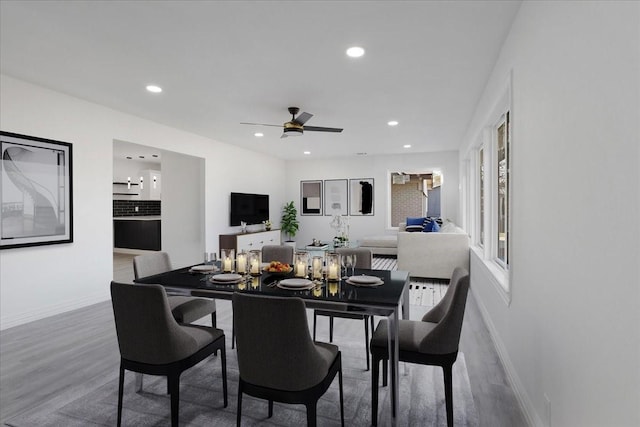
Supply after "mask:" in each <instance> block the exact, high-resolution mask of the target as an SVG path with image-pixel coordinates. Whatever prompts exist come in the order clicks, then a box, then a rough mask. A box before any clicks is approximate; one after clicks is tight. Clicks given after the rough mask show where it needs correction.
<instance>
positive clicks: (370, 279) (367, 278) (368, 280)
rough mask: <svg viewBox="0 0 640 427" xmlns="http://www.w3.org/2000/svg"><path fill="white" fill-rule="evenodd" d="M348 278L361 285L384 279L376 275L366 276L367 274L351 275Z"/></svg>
mask: <svg viewBox="0 0 640 427" xmlns="http://www.w3.org/2000/svg"><path fill="white" fill-rule="evenodd" d="M348 280H349V281H351V282H353V283H358V284H360V285H370V284H372V283H378V282H381V281H382V280H381V279H380V278H379V277H376V276H365V275H361V276H351V277H349V279H348Z"/></svg>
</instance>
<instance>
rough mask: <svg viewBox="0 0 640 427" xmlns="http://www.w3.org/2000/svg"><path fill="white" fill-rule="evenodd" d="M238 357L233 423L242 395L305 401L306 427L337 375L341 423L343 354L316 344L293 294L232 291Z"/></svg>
mask: <svg viewBox="0 0 640 427" xmlns="http://www.w3.org/2000/svg"><path fill="white" fill-rule="evenodd" d="M233 318H234V320H235V324H236V338H237V350H236V351H237V355H238V369H239V374H240V375H239V380H238V410H237V425H238V426H240V423H241V419H242V395H243V394H244V393H246V394H248V395H250V396H253V397H256V398H259V399H265V400H267V401H268V402H269V418H270V417H271V416H272V415H273V402H274V401H276V402H282V403H290V404H304V405H305V406H306V408H307V426H315V425H316V415H317V414H316V407H317V403H318V399H320V397H322V396H323V395H324V394H325V392H326V391H327V389H328V388H329V386H330V385H331V383H332V382H333V380H334V379H335V376H336V374H338V384H339V392H340V419H341V423H342V426H344V407H343V397H342V357H341V353H340V351H339V349H338V347H337V346H335V345H332V344H326V343H319V342H314V341H312V340H311V335H310V334H309V326H308V323H307V314H306V309H305V305H304V301H303V300H302V299H301V298H295V297H274V296H263V295H249V294H244V293H234V294H233Z"/></svg>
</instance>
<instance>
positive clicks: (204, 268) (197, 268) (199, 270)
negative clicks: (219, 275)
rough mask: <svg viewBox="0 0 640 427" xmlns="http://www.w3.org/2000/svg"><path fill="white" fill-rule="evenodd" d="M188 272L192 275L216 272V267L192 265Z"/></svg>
mask: <svg viewBox="0 0 640 427" xmlns="http://www.w3.org/2000/svg"><path fill="white" fill-rule="evenodd" d="M190 271H193V272H194V273H208V272H210V271H218V267H216V266H215V265H205V264H203V265H194V266H193V267H191V269H190Z"/></svg>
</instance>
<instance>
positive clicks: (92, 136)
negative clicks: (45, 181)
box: [0, 75, 285, 329]
mask: <svg viewBox="0 0 640 427" xmlns="http://www.w3.org/2000/svg"><path fill="white" fill-rule="evenodd" d="M0 92H1V94H2V96H1V97H0V129H2V130H3V131H7V132H15V133H21V134H26V135H33V136H38V137H43V138H49V139H54V140H60V141H65V142H71V143H73V202H74V205H73V207H74V242H73V243H71V244H64V245H52V246H42V247H35V248H19V249H6V250H2V251H0V329H5V328H8V327H11V326H15V325H18V324H21V323H26V322H28V321H32V320H35V319H38V318H43V317H47V316H50V315H52V314H56V313H60V312H64V311H67V310H70V309H73V308H77V307H81V306H84V305H88V304H91V303H95V302H99V301H104V300H107V299H109V282H110V281H111V279H112V277H113V271H112V269H113V267H112V264H113V261H112V260H113V257H112V250H113V246H112V240H113V237H112V233H113V232H112V220H111V218H112V194H111V193H112V180H113V156H112V153H113V141H114V140H121V141H127V142H133V143H137V144H142V145H148V146H153V147H158V148H160V149H165V150H170V151H174V152H178V153H183V154H188V155H191V156H196V157H202V158H204V159H205V168H206V171H205V180H206V182H205V189H204V191H205V195H206V197H205V232H206V239H205V241H206V249H207V250H209V251H211V252H213V251H215V250H217V248H218V235H219V234H220V233H224V232H228V231H230V230H234V229H235V228H231V227H229V193H230V192H231V191H246V192H257V193H266V194H270V195H271V198H270V203H271V209H272V212H275V214H277V215H278V216H279V212H280V207H281V206H282V203H284V200H285V190H284V179H285V172H284V161H282V160H277V159H274V158H272V157H269V156H266V155H262V154H258V153H254V152H250V151H247V150H244V149H240V148H237V147H234V146H231V145H227V144H223V143H220V142H216V141H213V140H211V139H208V138H203V137H200V136H197V135H194V134H190V133H187V132H184V131H180V130H177V129H174V128H170V127H167V126H163V125H160V124H157V123H153V122H150V121H148V120H143V119H140V118H138V117H134V116H131V115H127V114H123V113H120V112H117V111H114V110H111V109H108V108H106V107H102V106H99V105H96V104H92V103H89V102H86V101H83V100H80V99H77V98H73V97H70V96H67V95H64V94H61V93H58V92H53V91H50V90H48V89H44V88H41V87H38V86H34V85H31V84H29V83H26V82H23V81H20V80H16V79H14V78H11V77H8V76H4V75H2V76H0ZM240 162H241V164H242V166H243V167H242V168H241V169H239V168H238V167H237V165H238V164H239V163H240ZM163 208H164V207H163ZM185 208H188V207H185ZM201 252H202V250H201V249H200V248H198V254H199V255H198V256H197V259H194V262H198V261H200V258H201Z"/></svg>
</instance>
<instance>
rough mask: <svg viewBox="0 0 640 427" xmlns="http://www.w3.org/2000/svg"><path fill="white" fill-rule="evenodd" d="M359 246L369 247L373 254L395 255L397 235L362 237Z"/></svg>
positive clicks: (396, 252)
mask: <svg viewBox="0 0 640 427" xmlns="http://www.w3.org/2000/svg"><path fill="white" fill-rule="evenodd" d="M359 247H361V248H364V249H369V250H370V251H371V253H372V254H373V255H397V254H398V235H397V234H383V235H380V236H368V237H363V238H362V240H361V241H360V246H359Z"/></svg>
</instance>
